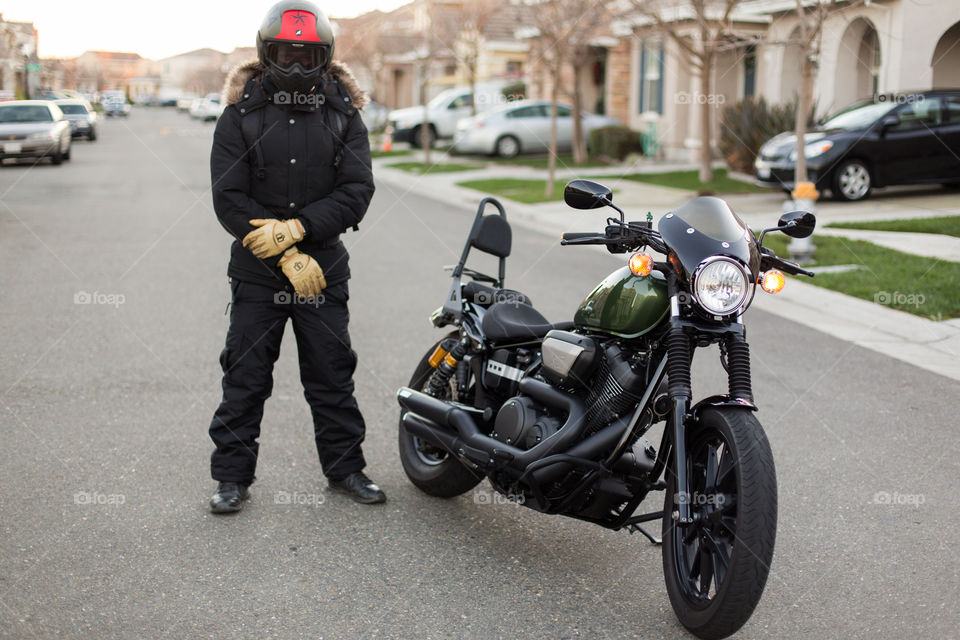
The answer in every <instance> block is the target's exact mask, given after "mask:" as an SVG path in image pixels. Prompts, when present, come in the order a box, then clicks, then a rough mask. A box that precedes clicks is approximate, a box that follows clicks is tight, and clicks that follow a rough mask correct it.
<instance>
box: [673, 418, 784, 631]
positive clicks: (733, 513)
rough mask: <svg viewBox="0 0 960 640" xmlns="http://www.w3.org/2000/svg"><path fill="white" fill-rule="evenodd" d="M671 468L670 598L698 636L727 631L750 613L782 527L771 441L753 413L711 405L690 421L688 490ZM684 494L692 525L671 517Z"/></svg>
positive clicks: (687, 625) (688, 625) (738, 626)
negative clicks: (679, 485) (678, 485)
mask: <svg viewBox="0 0 960 640" xmlns="http://www.w3.org/2000/svg"><path fill="white" fill-rule="evenodd" d="M671 469H672V465H671ZM668 475H669V476H670V478H669V480H668V483H667V485H668V486H667V495H666V497H665V499H664V519H663V570H664V579H665V581H666V586H667V594H668V595H669V596H670V604H671V605H672V606H673V610H674V612H675V613H676V615H677V618H679V619H680V622H681V623H682V624H683V626H685V627H686V628H687V629H689V630H690V631H691V632H692V633H694V634H695V635H697V636H698V637H700V638H725V637H727V636H729V635H730V634H732V633H734V632H735V631H736V630H737V629H739V628H740V627H742V626H743V624H744V623H745V622H746V621H747V620H748V619H749V618H750V615H751V614H752V613H753V610H754V608H755V607H756V606H757V603H758V602H759V601H760V596H761V595H762V594H763V588H764V585H765V584H766V582H767V575H768V574H769V572H770V562H771V560H772V559H773V546H774V540H775V538H776V529H777V479H776V473H775V471H774V465H773V453H772V452H771V451H770V443H769V442H768V441H767V437H766V435H765V434H764V432H763V428H762V427H761V426H760V423H759V422H758V421H757V419H756V417H755V416H754V415H753V413H750V412H749V411H745V410H742V409H735V408H712V407H711V408H707V409H705V410H704V412H703V414H702V416H701V418H700V419H699V420H698V421H697V423H695V424H692V425H690V426H689V427H688V429H687V486H688V488H689V495H687V496H678V495H676V493H677V489H676V478H675V477H674V476H673V474H672V473H671V472H668ZM680 500H686V501H687V502H688V504H689V505H690V515H691V517H692V518H693V520H694V521H693V524H691V525H687V526H680V525H678V524H677V522H676V520H674V511H675V510H676V509H677V506H676V505H677V504H678V502H679V501H680Z"/></svg>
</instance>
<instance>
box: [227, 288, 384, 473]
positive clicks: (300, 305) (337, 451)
mask: <svg viewBox="0 0 960 640" xmlns="http://www.w3.org/2000/svg"><path fill="white" fill-rule="evenodd" d="M231 287H232V290H233V304H232V306H231V312H230V329H229V331H228V332H227V344H226V347H225V348H224V350H223V352H222V353H221V354H220V366H221V367H222V368H223V400H222V401H221V403H220V406H219V408H217V411H216V413H215V414H214V416H213V421H212V422H211V423H210V438H211V439H213V442H214V444H215V445H216V447H217V448H216V449H215V450H214V452H213V455H212V456H211V457H210V473H211V475H212V476H213V479H214V480H217V481H220V482H239V483H243V484H250V483H252V482H253V480H254V473H255V471H256V466H257V451H258V449H259V446H260V445H259V443H258V442H257V438H258V437H259V436H260V420H261V419H262V418H263V403H264V401H266V399H267V398H269V397H270V392H271V391H272V389H273V363H274V362H276V360H277V357H278V356H279V355H280V342H281V340H282V339H283V330H284V327H285V325H286V323H287V318H292V319H293V330H294V333H295V335H296V337H297V353H298V355H299V357H300V380H301V382H302V383H303V390H304V396H305V397H306V399H307V402H308V403H309V404H310V410H311V413H312V414H313V427H314V435H315V439H316V443H317V452H318V454H319V456H320V464H321V466H322V468H323V473H324V475H326V476H327V477H328V478H329V479H331V480H339V479H341V478H344V477H346V476H348V475H350V474H351V473H353V472H355V471H360V470H361V469H363V468H364V466H366V463H365V462H364V459H363V453H362V452H361V450H360V443H362V442H363V437H364V432H365V425H364V422H363V416H362V415H361V414H360V409H359V408H358V407H357V401H356V399H355V398H354V397H353V372H354V369H356V366H357V354H356V353H355V352H354V351H353V349H351V348H350V335H349V333H348V332H347V323H348V322H349V319H350V314H349V312H348V310H347V300H348V299H349V297H350V296H349V293H348V289H347V283H346V282H343V283H341V284H337V285H333V286H331V287H328V288H327V289H324V291H323V293H322V294H321V295H320V296H317V297H316V298H313V299H304V298H298V297H297V295H296V294H295V293H291V292H288V291H277V290H276V289H275V288H273V287H265V286H263V285H259V284H255V283H252V282H241V281H237V280H236V279H234V280H233V282H232V284H231Z"/></svg>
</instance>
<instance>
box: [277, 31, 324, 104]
mask: <svg viewBox="0 0 960 640" xmlns="http://www.w3.org/2000/svg"><path fill="white" fill-rule="evenodd" d="M264 57H265V59H266V63H267V68H266V75H267V76H268V77H269V78H270V79H271V80H272V81H273V83H274V84H275V85H276V86H277V88H278V89H280V90H281V91H288V92H293V91H304V92H305V91H309V90H310V89H311V88H312V87H314V86H316V85H317V84H318V83H319V82H320V78H321V77H322V76H323V73H324V71H326V68H327V65H328V63H329V62H330V47H329V46H328V45H293V44H289V43H284V42H269V43H266V45H265V56H264Z"/></svg>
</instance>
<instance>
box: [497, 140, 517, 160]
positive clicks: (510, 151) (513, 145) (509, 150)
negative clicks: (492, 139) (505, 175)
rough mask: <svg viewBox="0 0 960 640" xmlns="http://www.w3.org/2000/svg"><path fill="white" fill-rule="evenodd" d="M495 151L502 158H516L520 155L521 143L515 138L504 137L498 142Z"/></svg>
mask: <svg viewBox="0 0 960 640" xmlns="http://www.w3.org/2000/svg"><path fill="white" fill-rule="evenodd" d="M494 149H495V150H496V154H497V155H498V156H500V157H501V158H515V157H517V156H518V155H519V154H520V141H519V140H517V139H516V138H515V137H513V136H502V137H500V138H499V139H498V140H497V143H496V145H494Z"/></svg>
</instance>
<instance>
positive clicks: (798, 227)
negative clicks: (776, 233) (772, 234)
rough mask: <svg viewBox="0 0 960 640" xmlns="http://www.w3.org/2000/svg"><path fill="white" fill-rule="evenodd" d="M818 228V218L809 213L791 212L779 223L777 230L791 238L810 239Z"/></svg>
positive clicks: (782, 217) (784, 215)
mask: <svg viewBox="0 0 960 640" xmlns="http://www.w3.org/2000/svg"><path fill="white" fill-rule="evenodd" d="M816 226H817V217H816V216H815V215H813V214H812V213H810V212H809V211H790V212H789V213H785V214H783V215H782V216H780V221H779V222H778V223H777V228H778V229H779V230H780V231H782V232H783V233H785V234H786V235H788V236H790V237H791V238H808V237H810V235H811V234H812V233H813V229H814V227H816Z"/></svg>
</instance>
